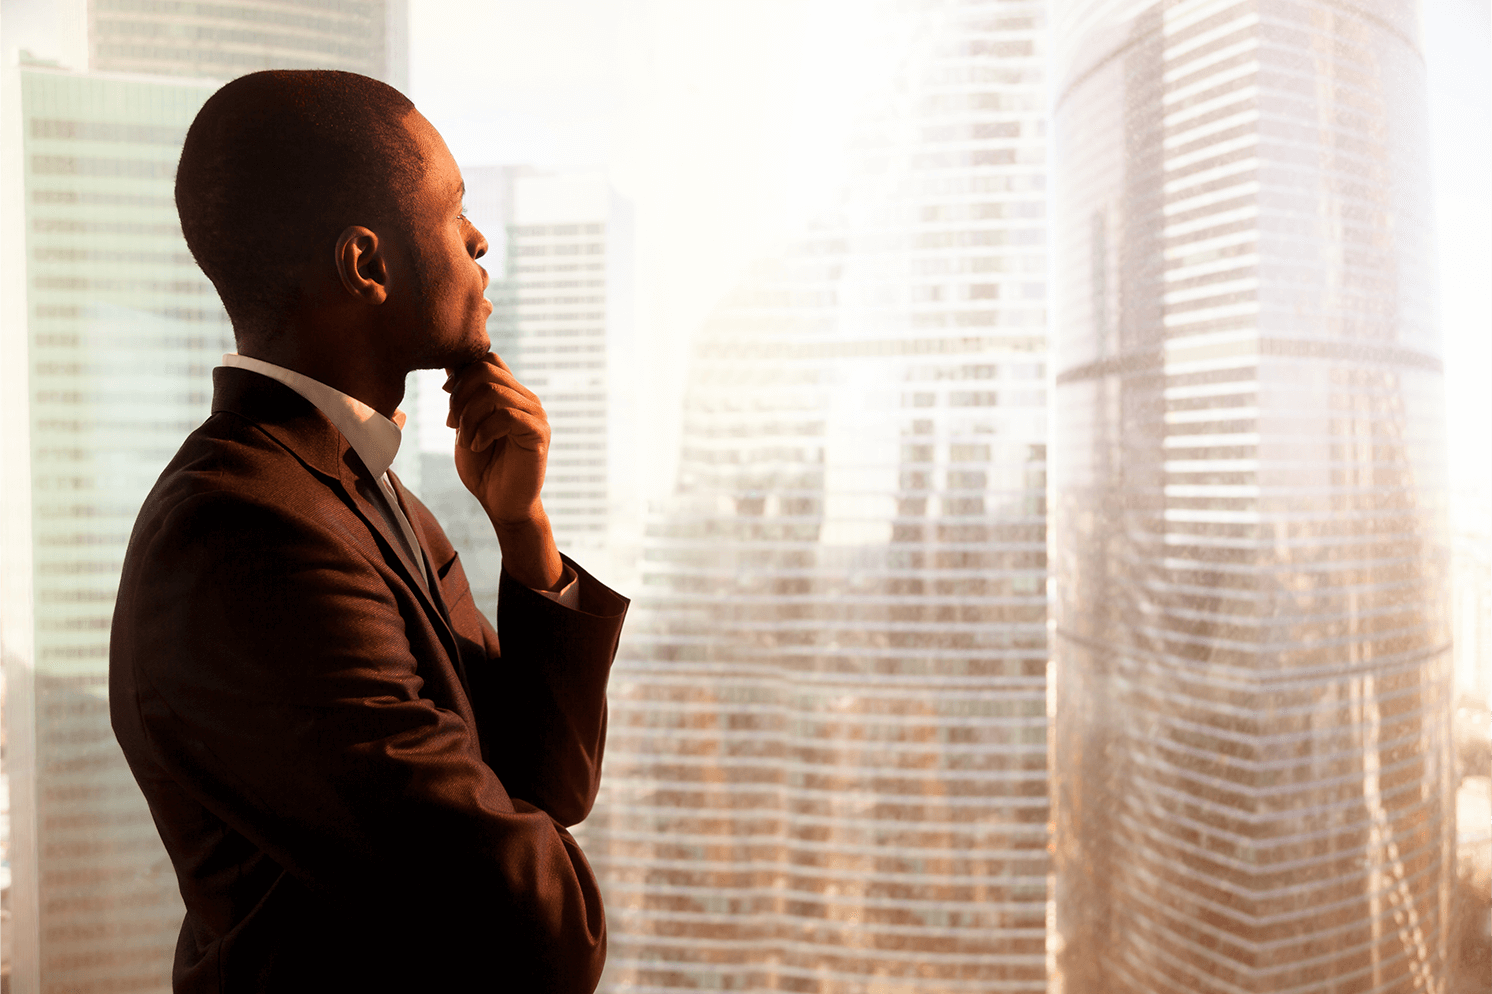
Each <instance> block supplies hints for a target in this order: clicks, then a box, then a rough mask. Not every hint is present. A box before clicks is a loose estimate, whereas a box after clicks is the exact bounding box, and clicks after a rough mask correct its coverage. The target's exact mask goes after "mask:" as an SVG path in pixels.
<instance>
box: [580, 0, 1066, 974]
mask: <svg viewBox="0 0 1492 994" xmlns="http://www.w3.org/2000/svg"><path fill="white" fill-rule="evenodd" d="M903 14H904V15H905V16H906V17H907V32H906V39H907V44H908V50H907V52H906V63H905V66H904V67H903V70H902V72H901V73H900V74H899V75H898V78H897V82H898V83H900V84H903V85H901V86H896V85H893V86H890V87H888V93H887V94H886V95H885V100H884V101H882V102H880V103H877V104H876V105H875V106H873V107H872V108H870V110H869V112H868V114H867V119H866V121H864V122H863V127H862V128H861V129H860V130H859V134H858V136H857V142H858V144H857V150H856V152H855V153H854V159H855V161H856V163H857V170H856V172H855V173H854V175H853V177H852V179H851V180H850V182H849V184H848V188H847V192H846V195H845V198H844V201H843V203H842V204H841V205H839V207H838V209H837V210H836V211H833V212H831V215H830V216H829V217H828V218H827V219H826V220H825V222H824V223H823V224H822V225H820V226H819V227H818V228H817V229H816V230H814V231H812V232H810V233H808V234H806V235H805V236H804V237H802V238H801V239H800V240H798V241H796V242H795V243H793V244H791V245H789V246H788V247H786V248H785V249H784V250H783V251H782V252H781V253H780V254H779V255H778V256H776V257H774V258H771V259H768V260H765V261H763V262H762V263H761V264H760V265H759V266H758V267H757V268H756V269H755V270H754V271H753V272H752V273H751V274H749V275H748V277H747V278H746V279H745V280H744V281H743V283H742V284H741V285H740V287H739V289H738V290H737V292H736V293H735V294H734V295H733V296H732V297H731V298H730V299H728V300H727V301H726V302H725V303H724V304H723V305H722V306H721V307H720V309H719V310H718V312H717V314H716V315H715V317H714V318H713V319H712V320H711V321H710V322H709V323H708V325H707V326H706V327H705V328H704V329H703V331H702V332H701V334H700V336H699V338H698V341H697V343H696V348H695V352H694V355H693V358H692V364H691V367H690V373H689V380H688V393H687V397H686V400H685V414H684V427H683V448H682V452H681V457H680V470H679V477H678V484H677V489H676V492H675V494H674V496H673V497H672V498H671V499H670V500H668V501H667V502H665V504H664V505H662V506H660V507H658V508H656V509H655V510H654V512H653V513H652V514H651V515H650V519H649V525H648V535H647V537H646V539H645V543H644V554H643V561H642V563H641V573H642V577H641V582H640V584H639V585H638V586H637V588H636V594H635V597H634V607H633V611H632V617H631V619H630V620H629V623H628V624H629V629H628V635H627V638H626V639H625V640H624V643H623V647H622V650H621V651H622V658H621V659H619V661H618V663H617V665H616V668H615V669H614V671H613V677H612V681H611V688H610V694H611V709H612V710H611V723H610V729H609V732H608V744H607V759H606V763H607V765H606V777H605V780H604V782H603V787H602V791H603V793H602V797H601V799H600V800H599V801H598V804H597V806H596V811H595V813H594V814H593V815H592V817H591V819H590V820H589V821H588V822H587V823H586V824H585V825H584V826H582V829H581V831H580V833H579V837H580V838H581V839H582V841H583V844H584V846H585V848H586V852H587V854H588V856H589V858H590V860H591V862H592V865H593V866H595V868H596V870H597V872H598V874H599V875H600V876H601V878H602V880H603V882H604V888H605V896H606V901H607V909H608V910H607V919H608V926H609V930H610V953H609V956H608V968H607V974H606V976H605V977H604V978H603V981H602V986H603V989H609V990H668V989H729V990H745V989H751V990H793V991H815V992H823V994H829V992H851V991H854V992H860V991H886V992H891V991H907V992H911V991H917V992H940V991H969V992H973V991H980V992H987V991H1021V992H1032V994H1034V992H1038V991H1045V989H1046V975H1045V945H1044V942H1045V920H1046V902H1047V872H1048V864H1049V861H1048V857H1047V851H1046V845H1047V839H1048V835H1047V819H1048V805H1047V787H1046V680H1045V674H1046V628H1045V619H1046V600H1045V585H1046V571H1045V510H1044V504H1045V464H1046V450H1045V443H1046V400H1045V386H1046V371H1045V362H1046V353H1045V349H1046V338H1045V331H1046V329H1045V313H1044V298H1045V271H1046V260H1045V254H1044V252H1045V250H1044V237H1045V218H1044V208H1045V196H1046V195H1045V189H1044V178H1045V147H1044V137H1043V107H1044V96H1043V78H1044V77H1043V73H1042V56H1043V52H1042V39H1043V36H1044V24H1043V19H1042V5H1041V4H1040V3H1036V2H1031V3H1008V2H1001V3H993V2H980V3H970V4H957V5H955V4H952V3H946V4H942V3H935V4H923V5H920V6H918V7H916V8H912V7H910V6H908V7H906V8H903Z"/></svg>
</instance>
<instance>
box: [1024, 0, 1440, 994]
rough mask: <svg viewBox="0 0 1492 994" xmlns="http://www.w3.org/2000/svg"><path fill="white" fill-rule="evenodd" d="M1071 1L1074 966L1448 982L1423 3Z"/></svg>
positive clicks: (1065, 470) (1061, 414)
mask: <svg viewBox="0 0 1492 994" xmlns="http://www.w3.org/2000/svg"><path fill="white" fill-rule="evenodd" d="M1053 17H1054V42H1053V44H1054V47H1055V49H1056V51H1055V59H1054V65H1053V72H1054V94H1053V100H1054V107H1055V111H1054V119H1053V129H1054V139H1053V140H1054V155H1053V200H1054V203H1058V204H1060V205H1061V206H1060V215H1058V216H1057V217H1055V218H1054V221H1053V252H1054V257H1055V258H1054V266H1053V272H1054V279H1055V281H1056V282H1055V284H1054V300H1055V301H1056V302H1057V303H1056V306H1057V314H1056V317H1055V320H1054V326H1053V327H1054V336H1053V357H1054V358H1053V362H1054V367H1055V369H1054V371H1055V374H1056V384H1057V385H1056V395H1055V399H1054V405H1055V408H1054V409H1055V418H1054V429H1053V449H1054V453H1055V454H1056V458H1055V459H1054V461H1053V483H1052V494H1053V502H1054V503H1053V508H1052V514H1053V521H1052V549H1053V559H1052V568H1053V572H1054V575H1055V591H1056V594H1055V598H1054V602H1053V623H1054V628H1053V638H1054V643H1053V647H1052V652H1053V667H1054V670H1053V672H1054V701H1055V713H1056V716H1057V720H1056V728H1055V734H1054V754H1053V765H1052V769H1053V777H1054V784H1053V797H1054V806H1055V809H1056V818H1055V824H1056V850H1055V851H1056V872H1057V889H1056V916H1057V918H1056V925H1057V929H1056V936H1055V937H1054V943H1055V947H1056V957H1055V962H1056V966H1057V978H1056V979H1057V984H1058V986H1059V987H1060V989H1062V990H1065V991H1068V992H1074V994H1076V992H1086V991H1098V990H1102V991H1113V992H1116V994H1117V992H1146V994H1162V992H1164V994H1222V992H1240V991H1251V992H1274V991H1279V992H1283V991H1312V992H1316V991H1321V992H1326V991H1349V990H1350V991H1362V992H1367V991H1375V992H1390V991H1394V992H1398V991H1403V992H1408V991H1439V990H1442V989H1443V987H1442V985H1443V983H1444V963H1445V952H1446V948H1445V942H1446V934H1447V929H1446V916H1447V911H1448V903H1447V902H1448V899H1449V887H1448V884H1449V880H1450V874H1451V871H1452V862H1453V861H1452V856H1451V853H1450V846H1451V844H1452V840H1453V838H1454V834H1453V825H1454V817H1453V810H1452V807H1451V804H1452V795H1451V791H1452V789H1453V779H1452V776H1453V774H1452V764H1451V762H1450V758H1451V757H1450V752H1449V748H1450V741H1449V733H1450V723H1449V720H1448V715H1449V711H1448V708H1449V704H1450V693H1451V683H1450V675H1451V673H1450V633H1449V624H1448V617H1447V608H1448V602H1447V598H1446V591H1445V580H1446V572H1447V569H1448V566H1449V562H1448V554H1447V547H1446V539H1445V492H1444V487H1445V482H1444V474H1445V466H1444V456H1443V438H1442V435H1443V412H1442V409H1441V406H1440V405H1441V401H1440V398H1441V392H1440V385H1441V363H1440V359H1439V354H1438V336H1437V327H1436V316H1435V306H1434V295H1433V277H1432V268H1431V267H1432V264H1433V263H1432V260H1433V256H1432V252H1433V247H1432V237H1431V236H1432V231H1431V215H1430V206H1429V190H1428V183H1427V163H1426V161H1425V158H1424V157H1425V148H1426V136H1425V134H1424V127H1425V125H1424V118H1425V110H1424V65H1423V59H1422V57H1421V54H1420V52H1419V50H1418V43H1417V18H1416V9H1415V5H1414V4H1413V3H1409V2H1395V0H1349V2H1332V3H1324V2H1323V3H1305V2H1300V3H1295V2H1291V3H1285V2H1272V0H1243V2H1238V0H1178V2H1161V3H1153V4H1145V3H1138V4H1128V5H1121V4H1116V3H1106V2H1098V0H1094V2H1086V0H1068V2H1062V3H1058V4H1056V6H1055V8H1054V13H1053Z"/></svg>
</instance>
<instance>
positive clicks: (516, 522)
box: [488, 505, 565, 590]
mask: <svg viewBox="0 0 1492 994" xmlns="http://www.w3.org/2000/svg"><path fill="white" fill-rule="evenodd" d="M488 520H489V521H491V522H492V530H493V532H494V533H495V534H496V535H497V544H498V546H499V547H500V548H501V549H502V557H503V569H504V570H506V571H507V572H508V574H509V575H510V576H512V577H513V579H515V580H517V581H518V582H519V583H521V584H523V585H524V586H526V587H529V588H531V589H533V590H554V589H555V588H556V587H557V586H558V585H559V582H560V580H561V579H562V578H563V576H564V572H565V566H564V562H563V561H562V560H561V559H560V554H559V549H558V547H556V546H555V544H554V532H553V529H552V528H551V527H550V525H549V515H548V514H546V513H545V512H544V508H543V506H542V505H536V506H535V507H534V508H532V509H531V510H530V513H528V514H527V515H525V516H524V517H521V518H497V517H495V516H493V515H490V514H489V515H488Z"/></svg>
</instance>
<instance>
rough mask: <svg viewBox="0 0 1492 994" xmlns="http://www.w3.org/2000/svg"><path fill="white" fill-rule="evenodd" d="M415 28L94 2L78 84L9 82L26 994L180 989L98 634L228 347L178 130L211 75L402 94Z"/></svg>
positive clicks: (8, 371)
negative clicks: (200, 254)
mask: <svg viewBox="0 0 1492 994" xmlns="http://www.w3.org/2000/svg"><path fill="white" fill-rule="evenodd" d="M402 25H403V17H402V8H401V7H400V5H398V4H393V3H390V4H384V3H357V4H341V5H337V9H336V10H335V11H333V10H331V8H328V7H327V6H326V5H325V4H320V3H312V2H305V3H300V2H293V0H287V2H275V3H267V2H266V3H239V4H232V5H225V4H207V3H203V4H197V3H171V4H153V3H152V4H142V3H134V2H123V0H93V2H91V3H90V4H89V5H88V19H87V30H88V52H89V57H90V60H91V61H90V65H89V66H88V70H87V71H86V72H84V71H71V70H68V69H64V68H60V67H56V66H47V65H44V64H40V63H38V62H37V61H36V60H34V59H33V60H31V61H30V62H29V63H23V64H22V65H21V67H20V68H19V69H18V70H17V69H15V68H13V67H7V69H6V72H7V73H8V75H7V87H8V86H9V85H10V81H15V84H16V90H17V91H19V92H18V94H9V93H8V94H7V100H6V114H7V117H6V122H5V128H6V135H5V139H6V149H5V152H6V158H7V167H9V166H10V165H11V164H12V163H13V164H15V165H16V166H18V167H19V168H18V169H16V171H15V172H14V173H11V172H9V171H8V172H7V175H6V184H7V185H6V191H5V196H6V199H7V202H8V204H11V203H13V204H15V205H17V206H18V207H20V208H21V210H20V214H19V217H17V218H16V220H15V221H12V220H10V219H9V218H8V219H7V224H8V225H14V227H11V228H9V229H8V230H7V231H6V234H5V238H6V240H7V249H6V254H7V259H18V260H19V261H21V262H22V264H23V267H24V275H23V276H12V275H10V274H7V278H8V279H11V280H12V282H10V283H8V284H7V291H6V292H7V293H13V292H17V291H19V293H18V294H17V295H18V296H20V295H23V296H24V307H16V308H7V320H6V324H5V327H4V328H3V335H4V336H5V341H4V343H3V349H0V352H3V354H4V357H5V366H6V368H5V370H4V373H3V383H4V387H5V390H6V391H7V392H11V391H13V392H14V394H12V396H14V395H21V396H24V397H25V398H26V403H25V411H26V414H25V415H23V416H21V417H16V418H7V419H6V421H5V425H4V428H5V431H6V433H7V437H6V439H5V443H4V450H5V452H6V453H7V454H8V458H7V465H6V467H5V473H6V483H7V489H6V498H5V499H6V502H7V504H8V505H13V503H14V502H16V501H20V500H26V499H27V498H28V497H29V508H28V509H27V510H26V511H25V513H12V511H11V509H9V508H8V510H7V514H6V521H5V528H6V532H5V549H4V563H5V566H6V569H7V570H13V571H15V572H17V573H20V574H22V575H21V576H20V577H17V576H10V577H7V579H6V594H7V598H6V603H5V604H4V605H3V607H0V613H3V618H0V627H3V628H4V630H5V634H4V648H5V667H6V679H7V696H8V700H7V703H6V718H7V729H6V732H7V734H6V742H5V748H6V757H5V758H6V763H7V767H8V772H9V773H10V776H11V797H10V800H11V810H12V812H13V817H12V824H11V828H12V849H11V866H12V871H13V884H12V886H11V888H10V894H9V895H7V897H8V901H9V907H8V910H9V911H10V914H11V917H10V919H9V920H8V921H7V922H6V931H7V932H8V933H9V934H8V936H7V938H8V940H9V941H8V942H7V947H8V949H9V951H10V952H11V954H12V955H13V957H14V964H13V969H12V975H11V986H12V989H14V990H16V991H18V992H19V991H38V990H40V991H70V992H91V991H119V990H130V991H167V990H169V989H170V970H171V961H172V956H173V951H174V948H175V944H176V937H177V932H178V930H179V928H180V924H181V914H182V908H181V900H180V896H179V893H178V890H177V886H176V880H175V875H174V873H173V872H172V869H171V865H170V862H169V861H168V860H167V858H166V855H165V851H164V849H163V848H162V846H161V844H160V841H159V838H158V836H157V833H156V830H155V826H154V824H153V823H152V821H151V819H150V813H149V811H148V809H147V808H146V805H145V803H144V800H143V798H141V796H140V793H139V790H138V788H137V787H136V785H135V782H134V779H133V777H132V776H131V774H130V771H129V769H128V768H127V766H126V765H125V762H124V758H123V756H122V755H121V754H120V752H119V748H118V746H117V744H116V743H115V741H114V736H113V732H112V730H111V729H110V727H109V712H108V700H107V682H108V681H107V674H108V634H109V623H110V619H111V617H112V613H113V606H114V594H115V587H116V584H117V582H118V576H119V569H120V565H121V563H122V562H123V558H124V551H125V547H126V544H127V542H128V539H129V534H130V530H131V527H132V526H133V523H134V518H135V514H136V512H137V511H138V510H139V506H140V503H141V502H142V501H143V499H144V497H145V494H146V493H147V492H148V490H149V488H150V486H151V485H152V484H153V483H154V482H155V478H156V476H157V474H158V473H159V472H160V470H161V469H162V468H163V467H164V466H165V464H166V462H167V461H168V460H169V459H170V457H171V456H172V454H174V452H175V451H176V448H177V446H179V445H180V443H181V441H182V439H183V438H184V437H185V436H186V435H187V433H188V432H190V431H191V430H192V429H193V428H195V427H196V426H197V425H198V424H200V423H201V422H202V421H203V420H204V419H205V418H206V417H207V415H208V412H209V404H210V400H211V393H212V378H211V370H212V368H213V367H214V366H216V365H217V364H218V362H219V360H220V357H221V355H222V354H223V353H224V352H225V351H231V350H232V349H233V336H232V330H231V328H230V326H229V324H228V320H227V316H226V314H225V313H224V312H223V310H222V307H221V304H220V303H219V301H218V298H217V294H216V292H215V291H214V290H213V288H212V286H211V284H210V283H209V282H208V281H207V279H206V278H205V277H204V276H203V275H202V274H201V272H200V271H199V270H198V268H197V266H196V264H195V262H194V261H193V260H192V258H191V255H190V253H189V252H188V250H187V247H186V244H185V242H184V241H183V240H182V237H181V230H180V225H179V224H178V220H177V216H176V207H175V203H174V199H173V179H174V176H175V172H176V162H177V159H178V157H179V155H180V151H181V142H182V139H183V137H184V136H185V134H186V129H187V127H188V125H190V123H191V121H192V119H193V117H194V116H195V115H196V112H197V109H198V108H199V107H200V106H201V105H202V103H203V102H204V101H205V100H206V99H207V97H208V96H209V95H210V94H211V93H212V92H213V90H214V89H215V88H216V86H217V83H216V82H214V81H213V79H211V78H205V77H214V78H216V79H218V80H221V79H227V78H229V77H232V76H235V75H238V74H240V73H241V72H247V71H250V70H253V69H261V68H269V67H274V66H282V67H291V68H303V67H312V66H320V67H328V68H339V69H350V70H356V71H359V72H363V73H368V74H371V75H377V76H384V77H385V78H390V79H391V80H393V81H397V77H399V76H400V75H401V74H402V73H403V71H404V70H403V65H404V62H403V56H402V54H401V53H402V44H403V30H402ZM391 46H392V47H391ZM172 77H175V78H172ZM192 77H196V78H192ZM11 115H14V117H12V116H11ZM17 243H18V244H19V248H18V249H15V250H13V248H12V245H14V244H17ZM18 314H19V315H23V317H21V318H20V319H19V320H17V319H16V316H17V315H18ZM7 403H14V402H13V401H11V400H10V399H9V397H8V398H7ZM12 410H13V409H12ZM21 452H24V453H26V456H24V457H20V458H9V456H10V455H15V454H18V453H21ZM28 459H29V467H28ZM27 474H29V480H28V479H27ZM18 629H25V631H24V632H21V631H18Z"/></svg>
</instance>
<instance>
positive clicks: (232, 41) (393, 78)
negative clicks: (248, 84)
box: [88, 0, 409, 90]
mask: <svg viewBox="0 0 1492 994" xmlns="http://www.w3.org/2000/svg"><path fill="white" fill-rule="evenodd" d="M88 14H89V31H88V65H89V68H91V69H94V70H104V71H112V72H130V73H150V74H154V75H162V76H194V77H198V78H203V77H207V78H216V79H232V78H234V77H235V76H242V75H243V74H245V73H250V72H256V71H258V70H260V69H343V70H346V71H348V72H357V73H362V74H363V75H365V76H372V77H374V78H375V79H381V80H384V81H385V82H387V83H391V84H392V85H394V86H396V87H398V88H399V89H401V90H402V89H405V88H406V87H407V86H408V84H409V54H408V53H409V38H408V27H407V24H408V0H351V2H346V3H327V2H326V0H234V2H233V3H210V2H191V0H188V2H185V3H140V2H139V0H88Z"/></svg>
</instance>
